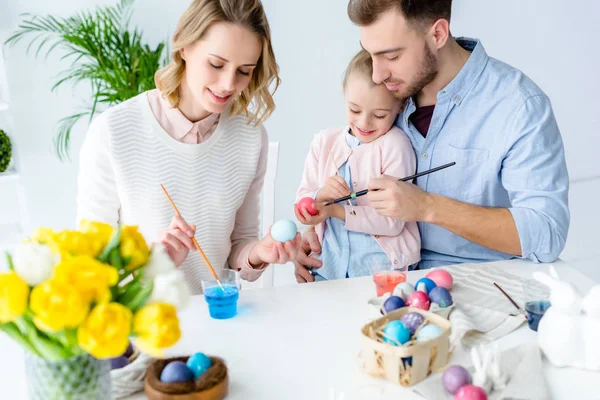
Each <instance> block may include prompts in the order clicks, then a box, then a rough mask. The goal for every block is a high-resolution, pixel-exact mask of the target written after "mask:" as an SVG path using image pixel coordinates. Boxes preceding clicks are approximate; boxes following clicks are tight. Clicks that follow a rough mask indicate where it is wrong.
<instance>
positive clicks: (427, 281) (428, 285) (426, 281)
mask: <svg viewBox="0 0 600 400" xmlns="http://www.w3.org/2000/svg"><path fill="white" fill-rule="evenodd" d="M421 283H424V284H425V289H426V292H425V293H429V292H431V291H432V290H433V288H434V287H436V286H437V285H436V284H435V282H434V281H432V280H431V279H429V278H421V279H419V280H418V281H417V283H416V284H415V287H416V288H417V290H422V286H421V287H419V286H420V284H421Z"/></svg>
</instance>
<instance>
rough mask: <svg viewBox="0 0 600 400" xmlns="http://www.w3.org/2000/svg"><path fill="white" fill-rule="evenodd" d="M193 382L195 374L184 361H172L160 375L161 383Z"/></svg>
mask: <svg viewBox="0 0 600 400" xmlns="http://www.w3.org/2000/svg"><path fill="white" fill-rule="evenodd" d="M193 380H194V373H193V372H192V370H191V369H189V368H188V366H187V365H186V364H185V363H184V362H183V361H172V362H170V363H168V364H167V365H165V367H164V368H163V370H162V372H161V373H160V381H161V382H166V383H176V382H188V381H193Z"/></svg>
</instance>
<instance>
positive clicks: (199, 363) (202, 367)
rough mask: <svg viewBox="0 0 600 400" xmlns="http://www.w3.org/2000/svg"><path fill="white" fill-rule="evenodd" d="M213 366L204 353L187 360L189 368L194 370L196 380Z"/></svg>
mask: <svg viewBox="0 0 600 400" xmlns="http://www.w3.org/2000/svg"><path fill="white" fill-rule="evenodd" d="M211 365H212V361H210V358H208V356H207V355H206V354H204V353H195V354H192V355H191V356H190V358H188V360H187V367H188V368H189V369H190V370H192V372H193V373H194V376H195V377H196V379H198V377H199V376H200V375H202V374H203V373H205V372H206V370H207V369H209V368H210V366H211Z"/></svg>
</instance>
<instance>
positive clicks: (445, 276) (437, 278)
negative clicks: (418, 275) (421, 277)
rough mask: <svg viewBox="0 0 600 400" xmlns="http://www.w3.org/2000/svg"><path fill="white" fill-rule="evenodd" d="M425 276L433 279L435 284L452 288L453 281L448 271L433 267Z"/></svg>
mask: <svg viewBox="0 0 600 400" xmlns="http://www.w3.org/2000/svg"><path fill="white" fill-rule="evenodd" d="M425 277H426V278H429V279H431V280H432V281H434V282H435V284H436V285H438V286H441V287H443V288H446V289H448V290H450V289H452V284H453V283H454V279H453V278H452V275H450V272H448V271H446V270H443V269H434V270H433V271H431V272H430V273H428V274H427V275H425Z"/></svg>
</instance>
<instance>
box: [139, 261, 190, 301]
mask: <svg viewBox="0 0 600 400" xmlns="http://www.w3.org/2000/svg"><path fill="white" fill-rule="evenodd" d="M189 301H190V288H189V287H188V285H187V283H186V282H185V276H184V275H183V272H181V271H179V270H176V269H174V270H171V271H169V272H164V273H161V274H158V275H156V277H155V278H154V287H153V288H152V294H151V295H150V298H149V299H148V303H155V302H159V303H168V304H172V305H173V306H175V308H176V309H178V310H180V309H183V308H185V307H186V306H187V305H188V303H189Z"/></svg>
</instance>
